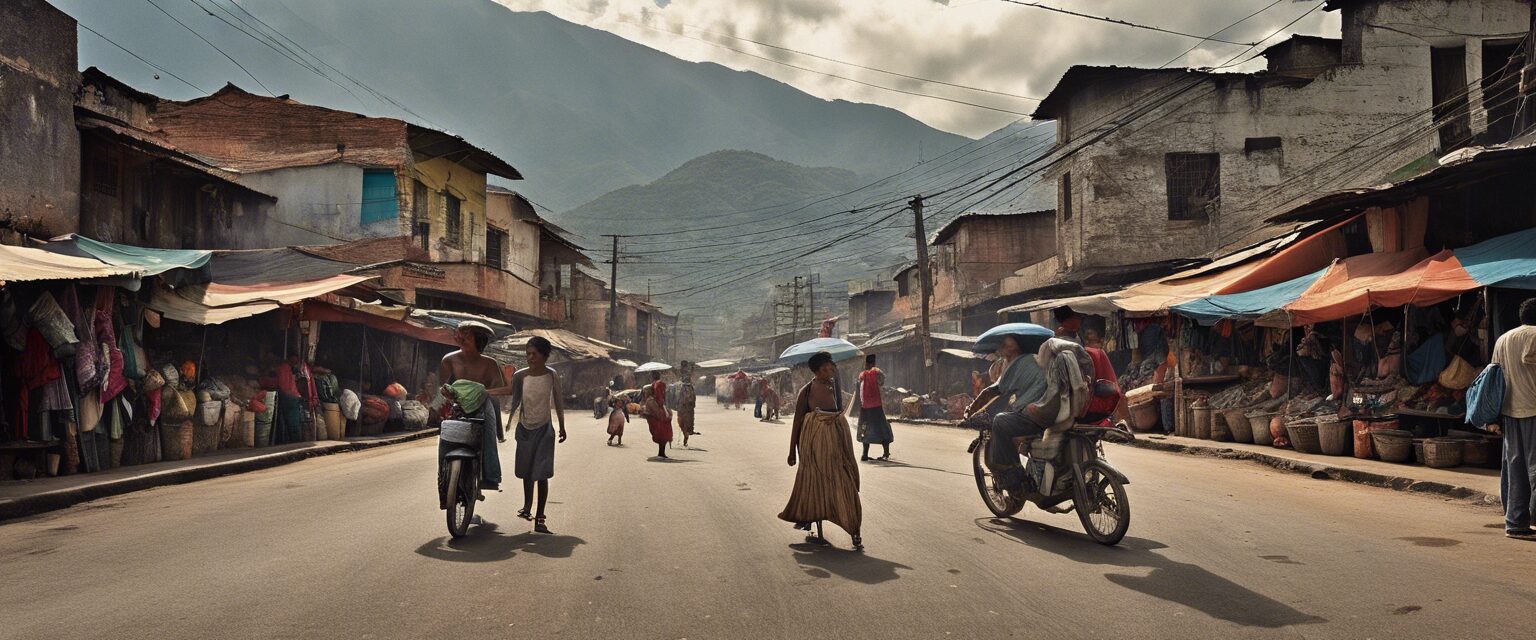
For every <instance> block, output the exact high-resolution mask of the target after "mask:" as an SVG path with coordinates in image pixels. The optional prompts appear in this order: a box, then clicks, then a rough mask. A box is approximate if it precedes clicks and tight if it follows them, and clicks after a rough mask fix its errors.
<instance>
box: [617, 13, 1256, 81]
mask: <svg viewBox="0 0 1536 640" xmlns="http://www.w3.org/2000/svg"><path fill="white" fill-rule="evenodd" d="M1276 1H1279V0H1276ZM626 22H627V21H626ZM630 24H636V23H634V22H630ZM678 24H681V25H682V26H683V27H686V28H689V29H694V30H697V31H702V32H704V33H707V34H710V35H712V36H718V37H721V38H730V39H732V40H739V41H741V42H750V43H752V44H755V45H758V46H760V47H768V48H769V49H778V50H779V51H787V52H789V53H793V54H797V55H802V56H806V57H808V58H815V59H817V60H825V61H827V62H833V63H836V64H841V65H846V66H850V67H854V68H857V69H863V70H865V71H874V72H876V73H883V74H886V75H891V76H896V77H898V78H906V79H908V80H916V81H918V82H926V83H929V84H938V85H943V86H946V87H954V88H956V89H966V90H969V91H977V92H980V93H990V94H993V95H998V96H1006V97H1009V98H1018V99H1020V100H1034V101H1036V102H1039V101H1040V100H1041V98H1036V97H1034V96H1025V95H1019V94H1017V93H1008V92H1006V91H995V90H992V89H983V88H981V87H973V86H970V85H964V84H958V83H954V82H946V81H944V80H934V79H932V78H924V77H920V76H914V75H909V74H905V73H900V72H897V71H889V70H886V69H881V68H879V67H871V66H867V65H862V64H859V63H857V62H848V61H846V60H838V59H837V58H831V57H828V56H823V55H820V54H815V53H810V52H808V51H800V50H798V49H791V48H789V47H785V46H782V45H777V44H773V43H769V42H762V41H760V40H753V39H751V38H743V37H741V36H736V35H731V34H728V33H720V32H717V31H710V30H709V29H705V28H703V27H696V26H693V25H690V24H683V23H678ZM678 35H682V34H678Z"/></svg>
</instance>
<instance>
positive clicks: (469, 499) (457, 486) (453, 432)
mask: <svg viewBox="0 0 1536 640" xmlns="http://www.w3.org/2000/svg"><path fill="white" fill-rule="evenodd" d="M451 415H452V417H451V418H450V419H446V420H443V424H442V428H441V429H440V431H439V432H438V436H437V437H438V440H440V441H442V442H443V443H445V444H447V445H448V446H447V447H446V448H447V452H446V453H445V454H443V457H442V460H440V461H439V464H440V465H441V468H440V469H439V471H438V478H439V481H438V490H439V492H440V493H439V495H438V504H439V507H438V508H440V509H443V510H444V511H446V512H447V517H448V535H450V536H453V537H455V538H461V537H463V536H464V535H465V534H466V533H468V532H469V525H470V524H472V523H473V522H474V520H475V503H476V502H478V501H479V500H480V499H481V498H480V443H481V442H482V441H481V436H482V435H483V434H482V431H483V430H484V429H485V421H484V420H483V419H481V418H474V417H470V416H466V415H464V411H463V410H462V409H461V408H460V407H459V405H458V403H456V402H455V403H454V405H453V410H452V414H451Z"/></svg>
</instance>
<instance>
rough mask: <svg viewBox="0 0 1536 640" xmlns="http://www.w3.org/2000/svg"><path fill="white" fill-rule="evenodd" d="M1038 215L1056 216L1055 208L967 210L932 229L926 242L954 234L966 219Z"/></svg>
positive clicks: (933, 241) (931, 242)
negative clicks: (931, 233)
mask: <svg viewBox="0 0 1536 640" xmlns="http://www.w3.org/2000/svg"><path fill="white" fill-rule="evenodd" d="M1038 215H1049V216H1051V217H1053V218H1054V217H1055V216H1056V210H1055V209H1041V210H1038V211H968V212H966V213H962V214H960V215H958V216H955V217H954V218H951V219H950V221H949V222H946V223H944V226H942V227H939V229H938V230H937V231H934V232H933V235H932V236H930V238H929V240H928V244H931V245H934V244H940V243H942V242H944V241H945V240H948V239H949V237H950V236H952V235H954V234H955V232H957V231H959V230H960V227H961V226H962V225H964V224H965V222H966V221H968V220H971V219H974V218H979V217H988V218H1007V217H1013V216H1017V217H1024V216H1038Z"/></svg>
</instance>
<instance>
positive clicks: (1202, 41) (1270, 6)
mask: <svg viewBox="0 0 1536 640" xmlns="http://www.w3.org/2000/svg"><path fill="white" fill-rule="evenodd" d="M1282 2H1285V0H1274V2H1271V3H1269V4H1267V5H1264V8H1263V9H1259V10H1258V11H1255V12H1253V13H1250V14H1248V15H1246V16H1243V17H1242V18H1241V19H1239V20H1238V21H1237V22H1234V23H1232V24H1229V25H1227V26H1225V27H1222V28H1221V29H1220V30H1218V31H1215V32H1213V33H1212V34H1211V35H1212V36H1216V35H1221V33H1222V32H1224V31H1226V30H1228V29H1231V28H1232V27H1235V26H1237V25H1240V24H1242V23H1244V22H1247V21H1248V20H1249V19H1251V18H1253V17H1254V16H1256V15H1259V14H1261V13H1264V12H1265V11H1269V10H1270V9H1273V8H1275V5H1278V4H1280V3H1282ZM1210 41H1211V39H1210V38H1209V37H1206V38H1201V39H1200V41H1199V42H1196V43H1195V44H1194V46H1191V47H1190V48H1188V49H1185V50H1184V53H1181V54H1179V55H1177V56H1174V57H1173V58H1172V59H1171V60H1169V61H1167V62H1164V63H1162V64H1161V65H1158V67H1157V68H1159V69H1164V68H1167V67H1168V65H1170V64H1173V63H1175V62H1178V61H1179V60H1180V59H1182V58H1183V57H1184V56H1187V55H1189V54H1191V53H1194V51H1195V49H1199V48H1200V45H1203V44H1205V43H1207V42H1210Z"/></svg>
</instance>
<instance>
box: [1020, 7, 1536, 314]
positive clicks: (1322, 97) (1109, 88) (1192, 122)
mask: <svg viewBox="0 0 1536 640" xmlns="http://www.w3.org/2000/svg"><path fill="white" fill-rule="evenodd" d="M1326 8H1327V9H1328V10H1331V11H1340V12H1341V13H1342V16H1341V17H1342V23H1343V33H1342V38H1341V39H1339V40H1331V39H1323V38H1315V37H1310V36H1297V37H1294V38H1292V39H1290V40H1287V41H1285V42H1283V43H1281V44H1279V45H1276V46H1273V47H1271V48H1269V49H1268V50H1265V51H1263V52H1262V55H1263V56H1265V57H1266V59H1267V61H1268V67H1267V69H1266V70H1264V71H1261V72H1257V73H1246V74H1244V73H1222V72H1217V71H1198V70H1187V69H1136V68H1123V67H1091V66H1078V67H1073V68H1072V69H1070V70H1069V71H1068V72H1067V73H1066V75H1065V76H1063V78H1062V79H1061V81H1060V82H1059V83H1058V84H1057V86H1056V87H1055V89H1054V90H1053V91H1051V93H1050V94H1049V95H1048V96H1047V97H1046V98H1045V100H1044V101H1042V102H1041V104H1040V106H1039V108H1038V109H1037V111H1036V112H1035V114H1034V117H1035V118H1036V119H1042V120H1046V119H1048V120H1055V121H1056V126H1057V145H1058V148H1057V150H1056V151H1055V152H1053V153H1054V154H1055V158H1054V159H1053V161H1052V162H1050V163H1049V165H1048V166H1049V169H1048V170H1047V171H1045V172H1044V174H1043V175H1044V179H1046V180H1048V181H1050V182H1051V183H1054V184H1055V185H1056V189H1057V208H1056V211H1057V213H1056V226H1057V229H1058V234H1059V235H1058V241H1057V246H1058V247H1059V252H1058V256H1057V260H1055V261H1054V264H1037V265H1033V266H1028V267H1025V268H1024V269H1021V270H1019V271H1018V272H1017V273H1015V274H1014V275H1012V276H1009V277H1007V278H1005V279H1004V280H1003V282H1002V284H1001V286H1000V290H999V294H1000V295H1003V296H1028V295H1030V294H1032V293H1038V292H1039V290H1040V289H1041V288H1042V287H1047V286H1053V285H1060V284H1062V283H1064V282H1076V283H1079V284H1080V283H1082V282H1084V281H1087V280H1089V279H1092V278H1095V277H1103V275H1102V272H1107V271H1118V272H1120V273H1125V272H1126V270H1127V269H1130V270H1131V271H1135V270H1137V269H1140V270H1141V272H1142V273H1143V274H1148V273H1150V274H1154V275H1155V274H1156V272H1157V271H1159V267H1160V265H1166V264H1168V262H1169V261H1173V260H1179V259H1185V258H1197V257H1202V256H1207V255H1211V254H1213V253H1215V252H1217V251H1219V250H1220V249H1222V248H1224V247H1232V246H1240V245H1243V244H1247V243H1250V242H1252V241H1254V240H1257V239H1261V238H1263V237H1265V236H1266V234H1267V233H1268V232H1269V230H1268V229H1266V228H1265V227H1266V224H1265V218H1266V217H1267V216H1268V215H1271V214H1272V213H1273V212H1274V211H1276V210H1280V209H1283V208H1285V206H1287V204H1289V203H1292V202H1295V201H1300V200H1305V199H1307V198H1309V197H1310V196H1312V195H1315V194H1317V193H1320V192H1329V191H1334V190H1338V189H1341V188H1346V187H1354V186H1364V185H1368V184H1374V183H1377V182H1380V181H1381V180H1382V179H1383V178H1384V177H1388V176H1390V175H1391V174H1393V173H1394V172H1395V171H1397V170H1399V169H1404V168H1409V167H1412V166H1413V165H1415V164H1420V163H1433V160H1434V158H1436V157H1438V156H1440V155H1443V154H1444V153H1446V152H1449V151H1452V150H1454V149H1457V148H1460V147H1461V146H1464V145H1466V144H1469V143H1474V142H1476V143H1493V142H1500V141H1502V140H1504V139H1508V137H1509V136H1510V134H1511V132H1512V131H1513V122H1514V118H1515V115H1516V114H1515V109H1516V106H1517V104H1518V103H1517V101H1516V100H1514V97H1515V95H1514V93H1515V92H1514V86H1515V83H1516V79H1517V78H1518V70H1519V64H1518V62H1516V63H1513V64H1511V63H1510V62H1509V61H1510V59H1511V57H1512V56H1513V55H1514V54H1515V53H1516V52H1517V50H1518V48H1519V42H1520V39H1521V38H1522V37H1524V36H1525V34H1526V33H1527V31H1528V29H1529V27H1530V22H1531V8H1530V3H1529V2H1527V1H1524V0H1476V1H1450V0H1330V1H1329V2H1328V4H1327V6H1326ZM1469 34H1470V35H1469ZM1469 80H1470V81H1469ZM1108 279H1110V280H1113V279H1115V278H1113V277H1111V278H1108Z"/></svg>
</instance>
